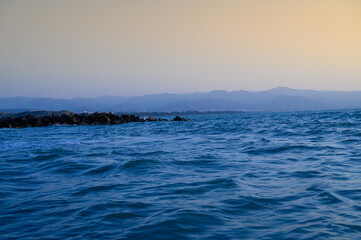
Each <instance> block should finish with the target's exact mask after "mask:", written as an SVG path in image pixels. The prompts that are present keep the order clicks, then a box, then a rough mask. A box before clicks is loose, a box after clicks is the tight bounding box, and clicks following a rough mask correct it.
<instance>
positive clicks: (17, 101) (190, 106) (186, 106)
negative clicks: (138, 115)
mask: <svg viewBox="0 0 361 240" xmlns="http://www.w3.org/2000/svg"><path fill="white" fill-rule="evenodd" d="M350 108H361V91H351V92H346V91H314V90H298V89H291V88H286V87H278V88H273V89H270V90H267V91H259V92H251V91H243V90H241V91H232V92H228V91H223V90H217V91H212V92H206V93H200V92H196V93H188V94H169V93H163V94H152V95H145V96H136V97H112V96H102V97H95V98H73V99H52V98H32V97H11V98H0V112H7V111H8V112H21V111H24V110H35V109H36V110H48V111H60V110H68V111H73V112H83V111H88V112H95V111H113V112H171V111H178V112H181V111H298V110H325V109H350Z"/></svg>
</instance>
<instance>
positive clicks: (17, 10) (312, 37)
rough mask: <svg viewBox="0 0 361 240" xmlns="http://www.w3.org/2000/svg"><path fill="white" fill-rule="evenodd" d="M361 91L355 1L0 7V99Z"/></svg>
mask: <svg viewBox="0 0 361 240" xmlns="http://www.w3.org/2000/svg"><path fill="white" fill-rule="evenodd" d="M278 86H284V87H291V88H297V89H314V90H347V91H352V90H361V1H360V0H302V1H298V0H294V1H292V0H257V1H255V0H237V1H236V0H182V1H176V0H62V1H49V0H0V97H12V96H32V97H52V98H72V97H95V96H102V95H112V96H136V95H144V94H154V93H164V92H169V93H185V92H196V91H199V92H206V91H211V90H228V91H234V90H250V91H260V90H266V89H270V88H274V87H278Z"/></svg>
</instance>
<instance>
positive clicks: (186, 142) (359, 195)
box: [0, 110, 361, 239]
mask: <svg viewBox="0 0 361 240" xmlns="http://www.w3.org/2000/svg"><path fill="white" fill-rule="evenodd" d="M190 118H191V119H192V121H189V122H147V123H128V124H121V125H116V126H63V127H62V126H58V127H56V126H54V127H43V128H25V129H0V146H1V148H0V238H1V239H360V238H361V111H356V110H349V111H322V112H287V113H241V114H220V115H203V116H190Z"/></svg>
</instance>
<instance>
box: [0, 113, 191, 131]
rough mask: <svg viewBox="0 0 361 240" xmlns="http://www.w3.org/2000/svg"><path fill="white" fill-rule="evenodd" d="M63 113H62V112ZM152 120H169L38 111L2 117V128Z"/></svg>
mask: <svg viewBox="0 0 361 240" xmlns="http://www.w3.org/2000/svg"><path fill="white" fill-rule="evenodd" d="M60 113H61V114H60ZM148 121H149V122H152V121H168V119H161V118H158V119H157V118H153V117H148V118H147V119H142V118H140V117H139V116H135V115H128V114H123V115H121V116H118V115H115V114H114V113H112V112H110V113H99V112H96V113H93V114H90V113H82V114H76V113H72V112H68V111H60V112H49V111H46V112H37V113H36V114H27V115H25V114H21V115H19V116H8V117H5V118H0V128H25V127H44V126H54V125H55V126H57V125H63V126H68V125H107V124H111V125H116V124H122V123H129V122H148ZM173 121H187V119H184V118H180V117H179V116H177V117H175V118H174V119H173Z"/></svg>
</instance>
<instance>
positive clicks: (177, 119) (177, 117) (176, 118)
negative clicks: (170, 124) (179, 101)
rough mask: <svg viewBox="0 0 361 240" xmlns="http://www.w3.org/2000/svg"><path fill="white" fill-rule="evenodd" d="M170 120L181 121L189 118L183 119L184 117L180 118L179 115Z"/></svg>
mask: <svg viewBox="0 0 361 240" xmlns="http://www.w3.org/2000/svg"><path fill="white" fill-rule="evenodd" d="M172 121H175V122H182V121H189V119H185V118H181V117H180V116H176V117H175V118H173V120H172Z"/></svg>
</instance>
